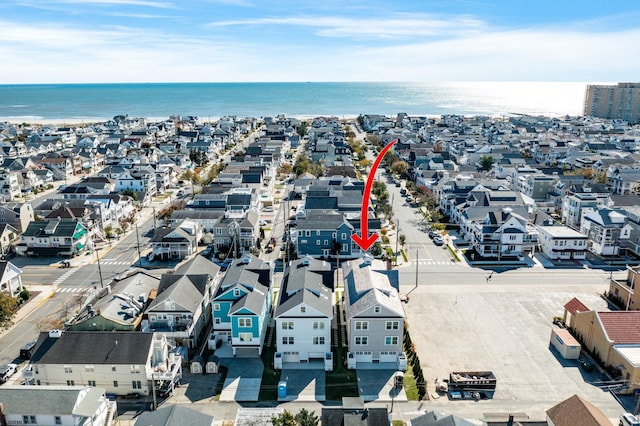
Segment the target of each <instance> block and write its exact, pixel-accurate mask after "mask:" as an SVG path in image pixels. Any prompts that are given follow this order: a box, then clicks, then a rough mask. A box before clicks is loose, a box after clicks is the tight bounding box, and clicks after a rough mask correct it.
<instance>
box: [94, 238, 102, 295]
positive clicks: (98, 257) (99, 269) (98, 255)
mask: <svg viewBox="0 0 640 426" xmlns="http://www.w3.org/2000/svg"><path fill="white" fill-rule="evenodd" d="M95 250H96V259H98V275H99V276H100V288H104V282H103V281H102V267H101V266H100V254H99V253H98V248H97V247H95Z"/></svg>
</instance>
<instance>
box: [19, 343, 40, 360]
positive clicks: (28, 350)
mask: <svg viewBox="0 0 640 426" xmlns="http://www.w3.org/2000/svg"><path fill="white" fill-rule="evenodd" d="M35 347H36V342H35V341H33V342H29V343H27V344H25V345H24V346H23V347H21V348H20V359H31V355H33V350H34V349H35Z"/></svg>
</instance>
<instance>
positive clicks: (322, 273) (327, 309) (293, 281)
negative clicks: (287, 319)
mask: <svg viewBox="0 0 640 426" xmlns="http://www.w3.org/2000/svg"><path fill="white" fill-rule="evenodd" d="M279 294H280V297H279V300H278V306H277V307H276V313H275V316H276V317H279V316H282V315H284V314H286V313H287V312H288V311H290V310H291V309H293V308H294V307H296V306H300V305H301V304H305V305H308V306H310V307H311V308H313V309H315V310H317V311H319V312H320V313H321V314H323V315H324V316H326V317H327V318H333V305H332V298H331V295H332V294H333V271H332V268H331V265H330V264H329V263H328V262H325V261H323V260H317V259H312V258H310V257H304V258H302V259H298V260H294V261H293V262H291V263H290V264H289V266H288V267H287V269H286V270H285V273H284V277H283V278H282V285H281V286H280V293H279Z"/></svg>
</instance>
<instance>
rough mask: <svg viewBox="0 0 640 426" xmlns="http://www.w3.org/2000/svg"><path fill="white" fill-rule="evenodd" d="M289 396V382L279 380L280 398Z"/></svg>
mask: <svg viewBox="0 0 640 426" xmlns="http://www.w3.org/2000/svg"><path fill="white" fill-rule="evenodd" d="M286 396H287V382H286V381H284V380H283V381H280V382H278V398H286Z"/></svg>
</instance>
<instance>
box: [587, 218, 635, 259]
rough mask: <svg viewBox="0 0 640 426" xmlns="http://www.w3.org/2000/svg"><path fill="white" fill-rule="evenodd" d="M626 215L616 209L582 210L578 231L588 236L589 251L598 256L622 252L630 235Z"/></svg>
mask: <svg viewBox="0 0 640 426" xmlns="http://www.w3.org/2000/svg"><path fill="white" fill-rule="evenodd" d="M631 230H632V228H631V225H629V223H628V221H627V217H626V216H625V215H624V214H623V213H622V212H620V211H618V210H617V209H616V210H614V209H610V208H608V207H597V208H595V209H588V210H586V211H584V212H583V215H582V221H581V222H580V232H581V233H582V234H584V235H586V236H587V237H588V238H589V241H588V243H587V247H588V248H589V251H591V252H592V253H595V254H597V255H599V256H617V255H618V254H623V253H624V252H625V250H626V248H627V245H628V243H629V239H630V237H631Z"/></svg>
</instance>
